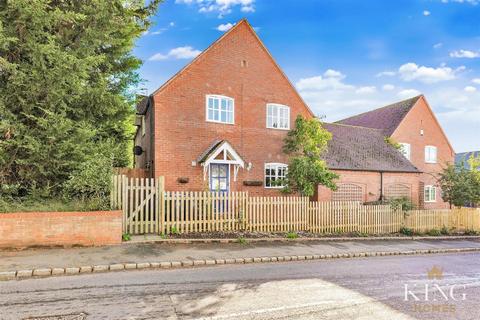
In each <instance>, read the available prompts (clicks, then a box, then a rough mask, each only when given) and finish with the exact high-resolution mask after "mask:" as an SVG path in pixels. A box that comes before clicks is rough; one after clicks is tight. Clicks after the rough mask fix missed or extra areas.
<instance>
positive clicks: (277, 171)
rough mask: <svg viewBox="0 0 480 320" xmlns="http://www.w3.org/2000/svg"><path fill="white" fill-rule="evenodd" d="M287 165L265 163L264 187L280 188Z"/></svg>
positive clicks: (282, 184) (285, 174)
mask: <svg viewBox="0 0 480 320" xmlns="http://www.w3.org/2000/svg"><path fill="white" fill-rule="evenodd" d="M287 170H288V166H287V165H286V164H283V163H266V164H265V188H282V187H283V186H284V183H283V181H284V179H285V178H286V177H287Z"/></svg>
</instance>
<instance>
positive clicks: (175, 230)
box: [170, 226, 179, 234]
mask: <svg viewBox="0 0 480 320" xmlns="http://www.w3.org/2000/svg"><path fill="white" fill-rule="evenodd" d="M170 233H171V234H178V233H179V232H178V228H177V227H176V226H173V227H171V228H170Z"/></svg>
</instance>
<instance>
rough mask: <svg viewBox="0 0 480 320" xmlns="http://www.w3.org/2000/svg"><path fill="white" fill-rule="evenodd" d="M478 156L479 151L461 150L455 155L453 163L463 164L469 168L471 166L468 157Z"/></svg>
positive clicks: (479, 155)
mask: <svg viewBox="0 0 480 320" xmlns="http://www.w3.org/2000/svg"><path fill="white" fill-rule="evenodd" d="M472 157H473V158H477V157H480V151H470V152H461V153H457V154H456V155H455V163H456V164H457V165H463V166H464V167H465V168H468V169H471V166H470V164H469V162H468V160H470V158H472ZM479 169H480V168H479Z"/></svg>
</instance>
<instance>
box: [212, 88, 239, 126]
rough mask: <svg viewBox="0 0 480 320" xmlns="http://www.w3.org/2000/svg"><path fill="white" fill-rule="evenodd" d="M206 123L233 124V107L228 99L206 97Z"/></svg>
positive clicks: (232, 102) (215, 96)
mask: <svg viewBox="0 0 480 320" xmlns="http://www.w3.org/2000/svg"><path fill="white" fill-rule="evenodd" d="M206 113H207V121H209V122H218V123H227V124H233V123H234V116H235V106H234V100H233V99H232V98H230V97H225V96H218V95H207V97H206Z"/></svg>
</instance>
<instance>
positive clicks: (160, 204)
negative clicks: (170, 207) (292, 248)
mask: <svg viewBox="0 0 480 320" xmlns="http://www.w3.org/2000/svg"><path fill="white" fill-rule="evenodd" d="M156 211H157V212H156V214H155V216H156V217H157V221H156V225H157V226H156V231H157V233H158V234H161V233H164V231H165V177H164V176H161V177H158V180H157V208H156Z"/></svg>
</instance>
